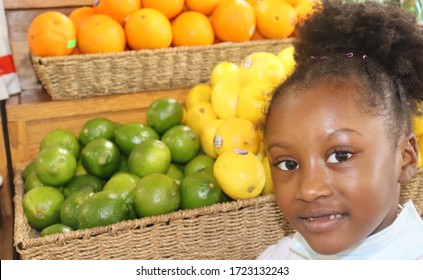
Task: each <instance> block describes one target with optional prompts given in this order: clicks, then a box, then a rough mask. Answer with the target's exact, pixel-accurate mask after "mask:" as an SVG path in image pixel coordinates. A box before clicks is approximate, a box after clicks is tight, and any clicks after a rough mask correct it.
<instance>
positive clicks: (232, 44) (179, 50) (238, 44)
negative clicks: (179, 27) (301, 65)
mask: <svg viewBox="0 0 423 280" xmlns="http://www.w3.org/2000/svg"><path fill="white" fill-rule="evenodd" d="M294 40H295V38H284V39H263V40H252V41H246V42H221V43H217V44H212V45H207V46H180V47H168V48H160V49H152V50H125V51H122V52H112V53H96V54H73V55H65V56H45V57H43V56H37V55H33V54H31V58H32V60H33V61H34V62H35V61H41V62H44V63H46V62H59V61H73V60H77V61H81V60H82V61H83V60H96V59H105V58H113V57H125V56H157V55H162V54H169V53H171V54H172V53H191V52H201V51H207V50H224V49H226V48H228V47H234V48H242V47H243V46H247V45H248V46H263V45H274V44H280V43H284V44H292V43H293V42H294Z"/></svg>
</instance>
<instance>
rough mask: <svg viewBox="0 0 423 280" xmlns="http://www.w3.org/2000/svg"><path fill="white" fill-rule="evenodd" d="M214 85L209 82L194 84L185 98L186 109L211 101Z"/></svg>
mask: <svg viewBox="0 0 423 280" xmlns="http://www.w3.org/2000/svg"><path fill="white" fill-rule="evenodd" d="M211 91H212V87H211V86H210V85H208V84H198V85H195V86H193V87H192V88H191V89H190V90H189V91H188V93H187V97H186V99H185V107H186V109H187V110H188V109H190V108H191V107H192V106H194V105H196V104H198V103H201V102H210V100H211Z"/></svg>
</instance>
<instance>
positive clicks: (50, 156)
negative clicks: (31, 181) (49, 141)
mask: <svg viewBox="0 0 423 280" xmlns="http://www.w3.org/2000/svg"><path fill="white" fill-rule="evenodd" d="M35 169H36V171H37V175H38V177H39V178H40V180H41V182H43V183H44V185H46V186H52V187H57V186H61V185H63V184H65V183H67V182H68V181H69V180H70V179H72V177H73V176H74V174H75V172H76V158H75V156H74V155H73V154H72V153H71V152H69V150H66V149H63V148H61V147H51V148H46V149H43V150H41V151H40V152H39V153H38V155H37V158H36V163H35Z"/></svg>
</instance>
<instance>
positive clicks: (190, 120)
mask: <svg viewBox="0 0 423 280" xmlns="http://www.w3.org/2000/svg"><path fill="white" fill-rule="evenodd" d="M214 119H217V115H216V113H215V111H214V109H213V106H212V105H211V103H209V102H201V103H198V104H196V105H194V106H192V107H191V108H189V109H188V111H187V113H186V116H185V124H186V125H187V126H189V127H191V129H192V130H194V132H195V133H197V135H200V132H201V129H202V128H203V127H204V125H205V124H206V123H208V122H209V121H211V120H214Z"/></svg>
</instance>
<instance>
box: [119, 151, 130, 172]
mask: <svg viewBox="0 0 423 280" xmlns="http://www.w3.org/2000/svg"><path fill="white" fill-rule="evenodd" d="M118 172H129V166H128V158H127V157H126V156H124V155H122V156H121V158H120V167H119V170H118Z"/></svg>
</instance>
